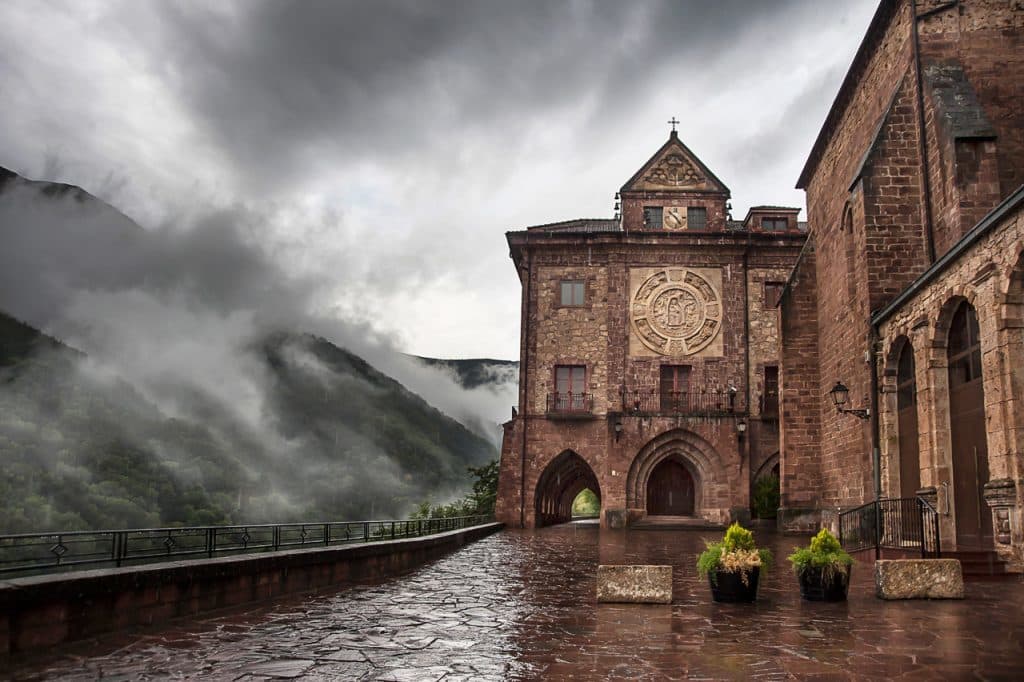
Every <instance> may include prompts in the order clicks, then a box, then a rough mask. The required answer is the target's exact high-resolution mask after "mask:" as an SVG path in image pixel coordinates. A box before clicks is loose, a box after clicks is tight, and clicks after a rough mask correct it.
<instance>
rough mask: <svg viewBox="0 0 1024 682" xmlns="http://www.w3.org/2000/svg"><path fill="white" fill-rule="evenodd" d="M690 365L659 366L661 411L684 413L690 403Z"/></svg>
mask: <svg viewBox="0 0 1024 682" xmlns="http://www.w3.org/2000/svg"><path fill="white" fill-rule="evenodd" d="M691 369H692V368H691V367H690V365H662V366H661V382H660V386H659V388H660V391H659V393H660V395H661V409H662V410H664V411H671V412H682V411H685V410H686V408H687V407H688V406H689V403H690V370H691Z"/></svg>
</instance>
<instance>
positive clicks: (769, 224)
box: [761, 218, 789, 232]
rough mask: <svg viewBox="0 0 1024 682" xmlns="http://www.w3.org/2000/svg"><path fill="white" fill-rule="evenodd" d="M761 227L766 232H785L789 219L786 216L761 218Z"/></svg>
mask: <svg viewBox="0 0 1024 682" xmlns="http://www.w3.org/2000/svg"><path fill="white" fill-rule="evenodd" d="M761 229H762V230H765V231H766V232H785V231H786V230H788V229H789V221H788V220H787V219H785V218H761Z"/></svg>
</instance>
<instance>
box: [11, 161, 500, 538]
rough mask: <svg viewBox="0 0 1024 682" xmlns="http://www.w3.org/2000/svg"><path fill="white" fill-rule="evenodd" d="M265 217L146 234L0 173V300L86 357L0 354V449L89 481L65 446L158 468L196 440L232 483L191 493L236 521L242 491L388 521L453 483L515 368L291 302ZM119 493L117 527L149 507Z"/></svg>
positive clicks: (288, 506) (460, 485)
mask: <svg viewBox="0 0 1024 682" xmlns="http://www.w3.org/2000/svg"><path fill="white" fill-rule="evenodd" d="M264 219H265V216H263V215H260V214H259V213H256V212H252V211H247V210H245V209H241V208H239V209H236V210H229V211H222V212H218V213H213V214H205V215H195V216H190V217H189V218H188V219H187V220H186V221H184V222H183V223H167V224H164V225H160V226H157V227H156V228H154V229H151V230H147V229H144V228H142V227H140V226H139V225H137V224H136V223H135V222H133V221H132V220H130V219H129V218H127V217H126V216H124V215H123V214H122V213H120V212H118V211H117V210H116V209H114V208H113V207H111V206H109V205H107V204H106V203H104V202H101V201H99V200H97V199H96V198H95V197H92V196H91V195H89V194H88V193H86V192H84V191H82V190H81V189H79V188H76V187H72V186H66V185H58V184H54V183H47V182H33V181H29V180H26V179H24V178H21V177H19V176H17V175H16V174H14V173H12V172H10V171H6V170H4V171H2V175H0V243H2V244H3V245H4V248H3V249H2V250H0V311H4V312H6V313H8V314H9V315H11V316H13V317H14V318H18V319H20V320H24V321H25V322H27V323H28V324H30V325H32V326H34V327H37V328H39V329H42V330H43V331H45V332H46V333H48V334H51V335H53V336H55V337H57V338H59V339H60V340H61V341H63V342H65V343H67V344H68V345H69V346H71V347H72V348H74V349H78V350H80V351H82V352H84V354H85V357H82V358H78V357H77V356H74V357H75V359H74V360H70V359H69V358H71V357H72V355H73V353H72V351H68V350H67V349H61V352H60V353H58V357H59V359H57V360H55V359H54V357H53V354H54V353H55V351H54V349H53V348H54V347H53V344H49V345H47V344H45V343H44V344H42V350H40V347H39V344H34V345H33V344H30V345H29V346H24V347H22V346H19V348H21V350H19V351H17V352H16V353H14V352H13V351H12V353H13V354H14V355H15V356H17V357H16V360H17V361H16V362H15V360H11V361H10V362H8V363H7V364H8V367H6V368H5V374H4V381H3V383H2V384H0V398H3V399H4V400H6V402H7V404H8V406H9V409H8V410H7V411H6V418H5V419H3V420H0V438H6V440H5V441H3V442H5V443H6V444H7V448H6V450H4V449H2V448H0V456H4V457H10V456H12V454H14V453H17V455H18V457H20V458H21V459H20V460H19V461H21V462H22V464H25V461H24V453H25V452H26V449H27V448H26V446H27V445H31V448H28V449H29V450H31V451H33V452H36V453H38V461H39V462H49V463H50V465H51V466H44V467H43V468H44V469H46V471H47V472H48V473H49V474H53V473H54V472H55V471H63V472H64V474H67V475H68V476H72V478H73V477H74V476H77V475H79V474H81V476H80V478H83V479H88V478H89V476H88V475H86V474H88V472H89V471H92V470H91V469H89V467H88V466H84V465H81V464H80V462H79V464H72V462H78V460H79V459H80V457H82V456H85V455H84V454H83V453H78V452H76V450H84V451H97V452H98V451H101V450H104V448H108V449H109V446H110V445H111V444H112V443H117V444H118V447H119V448H127V450H126V451H128V452H131V453H133V454H132V457H133V458H134V459H131V458H129V460H126V461H136V460H138V461H146V462H148V463H149V464H150V465H153V466H156V465H157V464H160V466H164V467H165V468H167V467H169V468H168V469H167V470H168V471H181V470H182V467H184V469H188V470H190V471H191V470H193V469H195V467H196V466H199V465H195V466H193V465H187V466H186V465H185V464H183V462H187V461H192V458H195V457H200V458H202V456H203V453H206V456H207V458H208V459H207V460H206V462H207V466H208V467H213V468H221V469H223V468H224V467H227V468H228V469H230V470H231V471H232V472H233V473H231V474H230V475H228V474H229V473H230V472H222V473H223V475H225V476H227V477H228V478H232V477H234V479H235V480H234V482H233V483H232V484H231V485H227V484H226V483H225V482H224V481H220V483H215V484H211V486H208V487H209V488H210V489H209V490H207V489H206V488H205V487H204V486H202V485H200V488H202V489H203V490H204V491H205V492H207V493H210V494H216V495H220V496H221V498H223V497H224V496H225V495H228V494H229V493H228V491H233V492H232V493H231V494H232V495H234V496H236V497H238V500H235V499H232V500H230V501H227V500H226V499H220V500H219V501H216V502H211V501H210V499H212V498H209V495H208V496H207V498H204V499H206V500H207V503H209V504H211V506H212V507H216V508H217V509H221V510H223V509H224V508H228V509H233V510H236V512H240V513H243V514H244V513H245V511H246V510H248V511H250V512H251V511H252V509H254V507H252V506H251V505H250V506H248V507H246V505H245V504H243V503H242V502H241V500H242V498H248V497H249V496H252V495H255V496H261V497H262V498H264V501H263V502H262V503H261V504H262V509H263V510H264V511H266V510H270V509H276V510H277V511H278V512H279V513H280V514H283V515H287V516H289V517H296V516H301V515H303V514H304V513H309V512H312V511H317V512H321V513H327V512H329V511H331V510H333V512H334V513H336V514H341V513H345V514H349V515H352V514H359V515H369V514H371V513H378V515H379V513H385V514H390V515H396V514H402V513H405V512H406V511H407V510H408V509H409V508H411V506H412V505H413V504H414V503H416V502H418V501H420V500H421V499H424V498H426V497H432V498H434V501H445V500H446V499H448V498H452V497H455V496H458V495H460V494H461V493H463V492H464V491H465V488H466V485H467V477H466V472H465V467H466V466H467V465H479V464H482V463H485V462H486V461H488V460H489V459H493V458H494V457H495V456H496V440H495V439H496V438H497V435H498V432H499V430H498V423H499V421H501V420H503V419H507V418H508V414H509V413H510V408H511V405H512V404H513V403H514V402H515V388H514V381H513V383H512V384H509V385H504V384H501V383H497V384H496V383H494V382H491V383H487V384H486V385H476V386H472V387H466V386H464V385H463V384H462V383H460V380H459V378H458V375H457V374H456V373H455V372H453V371H452V370H451V369H450V368H448V367H446V366H444V365H436V364H432V363H429V362H425V361H423V360H420V359H417V358H412V357H409V356H406V355H403V354H401V353H399V352H397V351H395V349H394V348H393V345H392V344H391V343H390V339H388V338H387V337H383V336H381V335H379V334H375V333H374V332H373V331H372V330H370V329H369V328H366V327H363V326H359V325H353V324H350V323H345V322H342V321H340V320H338V319H335V318H331V319H327V318H324V317H321V316H317V315H315V314H312V313H310V312H309V311H310V310H311V309H312V308H313V307H314V305H313V302H314V301H315V299H316V297H317V296H318V293H319V292H318V289H317V283H316V282H315V281H313V280H312V279H309V278H305V279H302V278H295V277H289V276H288V275H286V274H285V273H284V272H282V271H281V269H280V268H279V267H278V266H277V264H276V263H275V261H274V254H273V253H272V252H271V251H270V250H268V249H267V248H265V246H264V245H262V244H260V242H259V239H258V237H257V235H258V234H259V229H260V224H261V221H262V220H264ZM7 319H8V320H10V318H7ZM16 326H17V325H15V324H14V323H13V321H11V322H10V324H9V325H8V328H9V329H15V328H16ZM26 348H28V349H29V350H26ZM364 360H365V361H366V362H364ZM367 363H369V364H367ZM382 372H383V373H382ZM388 375H390V376H391V377H394V378H395V379H397V380H398V382H400V384H401V385H399V384H398V383H395V382H394V381H392V380H391V379H389V378H388ZM61 387H63V388H61ZM51 388H52V389H53V390H51ZM414 394H419V395H421V396H423V398H424V399H425V400H426V401H427V403H429V404H430V405H433V406H434V407H435V408H437V409H439V410H441V412H443V413H445V414H448V415H451V416H453V417H455V418H457V419H459V420H461V421H462V422H463V423H464V424H466V426H468V427H469V428H470V429H472V430H474V431H475V432H476V434H477V435H472V434H470V433H469V432H468V431H466V430H465V429H464V428H463V427H462V426H461V425H459V424H457V423H456V422H455V421H452V420H450V419H448V420H447V421H446V418H445V417H444V416H443V415H442V414H441V413H440V412H437V411H436V410H434V409H433V408H430V407H427V405H426V403H422V401H420V402H419V403H417V400H418V399H417V398H416V396H415V395H414ZM83 396H84V397H83ZM48 401H49V402H48ZM54 401H55V402H54ZM421 403H422V404H421ZM68 405H70V406H71V409H70V410H69V409H65V408H66V407H67V406H68ZM98 405H99V406H103V407H102V409H100V408H98V407H97V406H98ZM15 406H16V407H17V409H14V408H15ZM97 409H99V413H95V412H96V410H97ZM94 413H95V414H94ZM90 414H91V415H92V417H90V418H89V419H86V415H90ZM418 414H419V415H422V416H419V417H418V416H416V415H418ZM101 415H106V416H101ZM168 424H171V425H172V426H168ZM44 427H45V428H46V429H48V430H47V431H46V434H48V435H45V437H44V434H43V433H42V432H40V431H39V429H41V428H44ZM33 429H34V430H33ZM168 429H170V433H172V435H171V436H167V433H168ZM177 429H185V430H186V431H189V432H190V433H192V432H194V433H193V435H195V434H200V436H196V438H198V440H196V441H195V443H194V444H196V447H199V448H200V450H201V452H186V451H187V450H189V447H188V446H185V445H183V443H184V442H191V441H192V440H193V438H192V436H190V437H188V438H185V437H183V436H181V434H180V433H178V431H177ZM82 433H87V434H88V435H87V437H83V436H82ZM97 433H99V435H97ZM160 433H163V434H164V436H160V435H159V434H160ZM26 434H29V435H26ZM31 434H35V435H31ZM75 434H77V435H75ZM173 434H177V435H173ZM72 436H73V437H72ZM481 437H482V438H481ZM61 453H63V455H62V454H61ZM210 453H213V454H210ZM62 457H63V459H62ZM69 457H70V459H68V458H69ZM228 462H230V464H228ZM5 464H6V465H7V467H6V468H7V469H8V470H9V471H10V470H11V464H12V463H11V462H10V461H6V462H5ZM122 464H124V462H122ZM83 466H84V468H83ZM190 467H191V468H190ZM132 468H137V467H136V466H135V465H133V467H132ZM202 469H203V467H202V466H199V470H202ZM30 473H31V472H30ZM93 474H95V472H93ZM122 474H124V475H128V476H131V474H130V473H127V472H122ZM190 475H191V476H192V477H193V478H195V474H194V473H193V474H190ZM158 478H160V477H158ZM171 478H172V479H175V477H174V476H171ZM215 478H217V479H218V480H219V479H220V474H218V475H217V476H216V477H215ZM200 479H202V480H205V479H203V477H202V476H200ZM175 480H177V479H175ZM179 483H181V481H179ZM320 486H327V487H328V488H330V494H329V495H328V494H327V492H326V491H321V492H320V493H317V492H316V491H317V490H319V487H320ZM211 491H212V492H211ZM122 494H123V495H124V496H125V497H124V499H132V495H130V494H128V493H118V495H122ZM172 497H173V496H172ZM115 498H117V499H121V498H120V497H117V496H116V495H115ZM332 500H333V502H332ZM314 501H315V504H314V503H313V502H314ZM137 504H138V506H139V509H140V510H141V511H140V510H136V512H133V513H132V514H128V516H127V517H126V522H127V521H129V520H131V519H135V520H136V521H141V520H146V521H148V522H154V521H157V520H160V517H159V512H153V510H151V509H150V510H148V512H150V515H149V516H146V515H145V514H144V513H143V512H146V511H147V510H146V509H145V504H144V503H142V502H137ZM110 513H113V512H110ZM154 513H155V514H156V516H154V515H153V514H154ZM133 514H134V515H133ZM98 517H99V518H107V517H104V516H103V515H102V514H99V515H98ZM217 518H221V519H223V518H225V517H224V516H223V515H222V516H219V517H217ZM231 518H235V519H236V520H238V519H237V513H236V514H235V516H232V517H231ZM164 520H167V519H164ZM0 530H2V529H0Z"/></svg>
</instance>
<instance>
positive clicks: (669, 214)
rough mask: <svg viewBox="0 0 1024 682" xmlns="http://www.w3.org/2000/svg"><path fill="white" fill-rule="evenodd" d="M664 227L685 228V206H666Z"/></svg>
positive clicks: (669, 228) (672, 228)
mask: <svg viewBox="0 0 1024 682" xmlns="http://www.w3.org/2000/svg"><path fill="white" fill-rule="evenodd" d="M664 229H666V230H685V229H686V208H685V207H681V206H667V207H666V208H665V217H664Z"/></svg>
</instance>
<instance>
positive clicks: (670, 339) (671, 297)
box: [630, 268, 722, 355]
mask: <svg viewBox="0 0 1024 682" xmlns="http://www.w3.org/2000/svg"><path fill="white" fill-rule="evenodd" d="M630 321H631V322H632V324H633V329H634V331H635V332H636V334H637V336H638V337H639V339H640V341H641V342H642V343H643V344H644V345H645V346H646V347H647V348H649V349H651V350H653V351H654V352H656V353H659V354H661V355H692V354H693V353H696V352H698V351H700V350H701V349H703V348H705V347H707V346H708V345H709V344H710V343H711V342H712V341H714V339H715V337H716V336H717V335H718V332H719V331H720V330H721V328H722V301H721V295H720V294H719V293H718V291H716V290H715V288H714V287H713V286H712V285H711V283H710V282H708V281H707V280H706V279H705V278H704V277H702V276H701V275H699V274H698V273H696V272H694V271H693V270H686V269H684V268H666V269H664V270H660V271H658V272H655V273H654V274H653V275H651V276H650V277H648V278H647V279H646V280H645V281H644V282H643V284H641V285H640V288H639V289H637V292H636V295H635V296H634V297H633V301H632V303H631V305H630Z"/></svg>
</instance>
